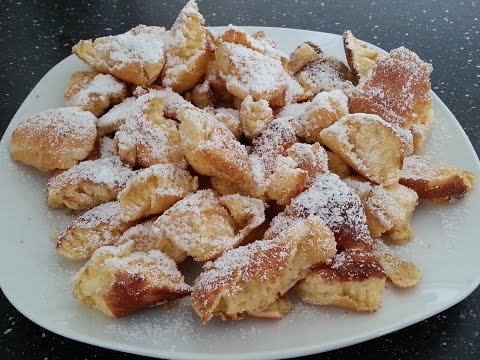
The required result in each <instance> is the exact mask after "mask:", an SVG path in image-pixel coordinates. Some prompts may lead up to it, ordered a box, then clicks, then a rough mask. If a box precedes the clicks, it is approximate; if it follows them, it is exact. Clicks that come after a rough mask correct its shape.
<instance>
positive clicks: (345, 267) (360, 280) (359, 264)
mask: <svg viewBox="0 0 480 360" xmlns="http://www.w3.org/2000/svg"><path fill="white" fill-rule="evenodd" d="M385 279H386V275H385V271H384V270H383V268H382V266H381V265H380V263H379V262H378V261H377V259H376V258H375V256H373V255H372V254H370V253H368V252H365V251H361V250H346V251H344V252H341V253H338V254H337V255H335V257H334V258H333V260H332V261H331V262H328V263H323V264H320V265H317V266H315V267H314V268H312V270H311V271H310V273H309V274H308V275H307V276H306V278H305V279H304V280H302V281H301V282H300V283H299V284H298V285H297V293H298V294H299V296H300V297H301V298H302V300H304V301H305V302H307V303H310V304H314V305H335V306H340V307H344V308H347V309H352V310H356V311H375V310H378V309H379V308H380V304H381V291H382V289H383V287H384V286H385Z"/></svg>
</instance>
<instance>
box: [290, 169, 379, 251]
mask: <svg viewBox="0 0 480 360" xmlns="http://www.w3.org/2000/svg"><path fill="white" fill-rule="evenodd" d="M286 212H287V214H295V215H297V216H303V217H307V216H310V215H317V216H320V217H321V218H322V219H323V220H324V221H325V223H326V224H327V225H328V227H329V228H330V229H331V230H332V231H333V232H334V233H335V237H336V239H337V242H340V241H341V240H342V238H343V237H344V236H345V237H351V238H352V239H351V240H350V239H348V240H346V241H347V242H350V241H352V242H353V243H364V244H367V245H370V244H371V242H372V239H371V237H370V233H369V231H368V227H367V218H366V216H365V212H364V211H363V207H362V203H361V201H360V198H359V197H358V195H357V194H356V193H355V192H353V190H352V189H350V188H349V187H348V185H347V184H345V183H344V182H343V181H342V180H341V179H340V178H339V177H338V176H337V175H335V174H333V173H329V174H322V175H318V176H317V177H316V178H315V179H314V180H313V182H312V184H311V185H310V187H309V188H308V189H307V190H305V191H304V192H303V193H301V194H300V195H298V196H297V197H296V198H294V199H292V201H291V203H290V205H289V206H287V209H286ZM346 234H347V235H346ZM340 245H341V244H340Z"/></svg>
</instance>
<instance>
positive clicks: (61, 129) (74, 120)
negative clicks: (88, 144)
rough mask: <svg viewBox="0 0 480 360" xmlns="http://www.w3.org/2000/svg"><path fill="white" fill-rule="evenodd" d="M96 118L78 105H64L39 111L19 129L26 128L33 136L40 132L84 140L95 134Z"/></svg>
mask: <svg viewBox="0 0 480 360" xmlns="http://www.w3.org/2000/svg"><path fill="white" fill-rule="evenodd" d="M95 120H96V118H95V116H94V115H93V114H92V113H91V112H88V111H83V110H82V109H80V108H78V107H62V108H58V109H53V110H47V111H44V112H42V113H39V114H37V115H35V116H33V117H31V118H29V119H28V120H27V121H24V122H23V123H21V124H20V125H19V126H18V128H17V129H18V130H19V131H20V130H23V129H24V130H25V132H26V134H28V136H30V137H33V138H35V137H37V136H38V135H39V133H48V134H49V136H52V137H55V138H58V139H61V138H69V139H75V140H78V141H84V140H85V139H86V138H87V139H90V138H91V135H92V133H93V134H95ZM27 131H28V133H27Z"/></svg>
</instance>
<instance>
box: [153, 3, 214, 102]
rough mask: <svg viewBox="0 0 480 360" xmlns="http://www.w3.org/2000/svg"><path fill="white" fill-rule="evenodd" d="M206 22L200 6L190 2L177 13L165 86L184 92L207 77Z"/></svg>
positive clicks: (170, 33)
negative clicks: (204, 25) (199, 10)
mask: <svg viewBox="0 0 480 360" xmlns="http://www.w3.org/2000/svg"><path fill="white" fill-rule="evenodd" d="M204 23H205V19H204V18H203V16H202V15H201V14H200V13H199V12H198V5H197V3H196V2H195V1H193V0H191V1H189V2H188V3H187V4H186V5H185V7H184V8H183V9H182V11H180V14H178V17H177V19H176V20H175V23H174V24H173V26H172V29H171V30H170V32H169V35H168V38H167V46H166V62H165V66H164V67H163V70H162V74H161V81H162V86H164V87H169V88H171V89H172V90H173V91H175V92H177V93H183V92H185V91H187V90H189V89H191V88H193V87H194V86H195V85H197V84H198V83H199V82H200V80H201V78H202V77H203V76H204V75H205V73H206V71H207V64H208V61H209V58H210V45H209V43H208V33H207V31H206V29H205V28H204V27H203V24H204Z"/></svg>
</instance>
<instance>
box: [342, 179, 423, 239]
mask: <svg viewBox="0 0 480 360" xmlns="http://www.w3.org/2000/svg"><path fill="white" fill-rule="evenodd" d="M344 181H345V182H346V183H347V185H348V186H350V187H351V188H352V189H354V190H355V192H356V193H357V194H358V196H360V199H362V203H363V208H364V209H365V213H366V215H367V221H368V229H369V230H370V234H371V235H372V237H373V238H374V239H376V238H378V237H380V236H382V235H383V234H385V237H386V238H387V239H388V240H390V241H393V242H395V243H397V244H404V243H406V242H408V241H410V240H411V239H412V238H413V235H414V231H413V229H412V227H411V226H410V220H411V218H412V215H413V211H414V210H415V207H416V206H417V205H418V195H417V193H416V192H415V191H413V190H411V189H409V188H408V187H406V186H403V185H400V184H392V185H389V186H383V185H374V184H371V183H370V182H368V181H365V180H364V179H361V178H359V177H351V178H347V179H344Z"/></svg>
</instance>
